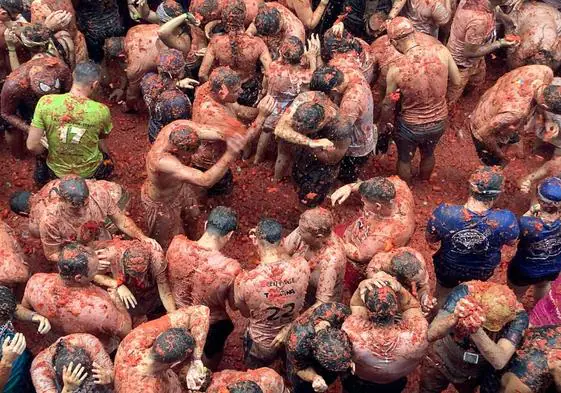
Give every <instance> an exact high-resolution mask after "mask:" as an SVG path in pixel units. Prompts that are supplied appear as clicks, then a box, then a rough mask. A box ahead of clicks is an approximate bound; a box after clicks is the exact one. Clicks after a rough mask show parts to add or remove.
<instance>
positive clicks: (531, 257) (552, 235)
mask: <svg viewBox="0 0 561 393" xmlns="http://www.w3.org/2000/svg"><path fill="white" fill-rule="evenodd" d="M519 225H520V242H519V243H518V250H517V251H516V255H515V256H514V259H513V260H512V262H511V265H510V269H513V271H515V272H516V275H517V277H519V278H523V279H532V280H534V279H539V278H541V277H549V276H551V275H554V274H557V273H559V271H560V270H561V220H555V221H554V222H550V223H546V222H544V221H543V220H542V219H541V218H538V217H528V216H524V217H521V218H520V220H519Z"/></svg>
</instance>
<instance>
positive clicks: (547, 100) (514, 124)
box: [468, 65, 561, 166]
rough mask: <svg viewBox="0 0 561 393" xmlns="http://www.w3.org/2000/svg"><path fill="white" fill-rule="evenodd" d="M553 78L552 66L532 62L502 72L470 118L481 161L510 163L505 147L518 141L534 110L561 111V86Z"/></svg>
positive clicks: (498, 163) (470, 129)
mask: <svg viewBox="0 0 561 393" xmlns="http://www.w3.org/2000/svg"><path fill="white" fill-rule="evenodd" d="M552 81H553V71H551V68H549V67H547V66H543V65H529V66H524V67H520V68H517V69H515V70H513V71H510V72H509V73H507V74H505V75H503V76H502V77H500V78H499V80H497V82H496V83H495V84H494V85H493V87H491V88H490V89H489V90H487V91H486V92H485V94H483V96H482V97H481V99H480V100H479V102H478V104H477V106H476V107H475V109H474V110H473V112H472V113H471V115H470V117H469V120H468V129H469V131H470V132H471V135H472V138H473V143H474V145H475V149H476V150H477V154H478V156H479V158H480V160H481V162H483V163H484V164H485V165H501V166H505V165H506V164H508V161H509V158H508V157H507V155H506V153H505V151H503V149H504V148H505V147H506V146H508V145H509V144H514V143H518V142H519V139H520V136H519V132H520V130H522V127H524V125H525V124H526V123H527V122H528V120H529V119H530V118H531V117H532V116H533V115H534V113H535V112H534V109H536V108H537V109H539V110H547V111H551V112H554V113H560V114H561V104H560V100H561V92H560V91H561V86H556V85H553V84H552Z"/></svg>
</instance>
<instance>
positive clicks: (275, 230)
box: [255, 218, 282, 244]
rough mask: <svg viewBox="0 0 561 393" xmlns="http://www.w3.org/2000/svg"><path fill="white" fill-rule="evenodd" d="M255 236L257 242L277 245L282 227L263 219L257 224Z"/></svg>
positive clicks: (276, 222)
mask: <svg viewBox="0 0 561 393" xmlns="http://www.w3.org/2000/svg"><path fill="white" fill-rule="evenodd" d="M255 235H256V236H257V238H258V239H259V240H264V241H266V242H267V243H270V244H277V243H278V242H280V241H281V239H282V225H281V224H280V222H278V221H277V220H273V219H272V218H263V219H261V221H259V224H257V228H256V231H255Z"/></svg>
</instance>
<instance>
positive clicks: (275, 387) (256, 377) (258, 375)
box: [206, 367, 289, 393]
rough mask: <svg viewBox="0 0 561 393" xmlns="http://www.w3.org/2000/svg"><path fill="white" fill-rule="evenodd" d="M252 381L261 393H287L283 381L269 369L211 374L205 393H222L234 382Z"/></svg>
mask: <svg viewBox="0 0 561 393" xmlns="http://www.w3.org/2000/svg"><path fill="white" fill-rule="evenodd" d="M242 381H252V382H255V383H256V384H257V385H259V387H260V388H261V390H262V391H263V393H288V391H289V390H288V389H287V388H286V387H285V386H284V380H283V379H282V377H281V376H280V375H279V374H277V373H276V371H274V370H272V369H270V368H266V367H263V368H258V369H255V370H247V371H236V370H224V371H220V372H218V373H215V374H212V381H211V383H210V386H209V387H208V389H207V390H206V393H222V392H223V391H224V390H223V389H225V388H227V387H228V386H229V385H231V384H234V383H236V382H242Z"/></svg>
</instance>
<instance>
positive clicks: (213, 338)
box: [204, 319, 234, 358]
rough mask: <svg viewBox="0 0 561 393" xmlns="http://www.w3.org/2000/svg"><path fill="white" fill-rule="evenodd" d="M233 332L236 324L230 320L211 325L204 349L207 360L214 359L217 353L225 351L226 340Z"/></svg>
mask: <svg viewBox="0 0 561 393" xmlns="http://www.w3.org/2000/svg"><path fill="white" fill-rule="evenodd" d="M233 331H234V324H233V323H232V321H230V320H229V319H225V320H223V321H218V322H216V323H213V324H212V325H210V326H209V328H208V335H207V337H206V343H205V348H204V354H205V356H206V357H207V358H212V357H213V356H214V355H216V354H217V353H220V352H222V351H224V346H225V345H226V340H227V339H228V336H229V335H230V333H232V332H233Z"/></svg>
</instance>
